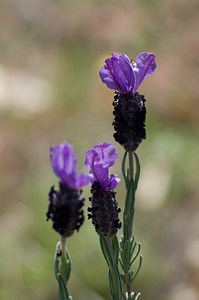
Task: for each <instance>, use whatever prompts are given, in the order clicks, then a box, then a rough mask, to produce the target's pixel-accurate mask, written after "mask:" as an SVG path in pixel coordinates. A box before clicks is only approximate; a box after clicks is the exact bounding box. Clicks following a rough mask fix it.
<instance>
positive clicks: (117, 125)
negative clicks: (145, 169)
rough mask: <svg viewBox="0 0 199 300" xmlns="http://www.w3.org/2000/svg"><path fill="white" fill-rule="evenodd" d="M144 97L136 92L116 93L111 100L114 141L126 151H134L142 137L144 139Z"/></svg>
mask: <svg viewBox="0 0 199 300" xmlns="http://www.w3.org/2000/svg"><path fill="white" fill-rule="evenodd" d="M145 101H146V100H145V98H144V96H143V95H140V94H139V93H138V92H136V93H135V94H127V95H123V94H120V93H116V95H115V97H114V101H113V106H114V111H113V114H114V116H115V118H114V121H113V126H114V129H115V131H116V132H115V133H114V135H113V136H114V138H115V141H116V142H118V143H120V144H121V145H122V146H123V147H124V148H125V150H126V151H135V150H136V149H137V147H138V146H139V144H140V143H141V142H142V140H143V139H146V131H145V120H146V107H145Z"/></svg>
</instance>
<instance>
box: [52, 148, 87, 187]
mask: <svg viewBox="0 0 199 300" xmlns="http://www.w3.org/2000/svg"><path fill="white" fill-rule="evenodd" d="M50 158H51V164H52V167H53V170H54V172H55V174H56V175H57V176H58V177H59V178H60V179H61V181H62V182H63V183H64V184H66V185H67V186H68V187H69V188H71V189H78V188H80V187H81V186H83V185H88V184H89V182H90V181H91V177H90V175H85V174H84V173H81V174H80V175H78V174H77V170H76V163H77V157H76V155H75V153H74V150H73V148H72V147H71V146H70V145H69V144H67V143H66V142H63V143H61V144H59V145H57V146H55V147H51V151H50Z"/></svg>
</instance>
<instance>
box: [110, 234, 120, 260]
mask: <svg viewBox="0 0 199 300" xmlns="http://www.w3.org/2000/svg"><path fill="white" fill-rule="evenodd" d="M112 246H113V254H114V260H115V264H116V265H118V261H119V250H120V248H119V243H118V238H117V236H116V235H115V236H113V237H112Z"/></svg>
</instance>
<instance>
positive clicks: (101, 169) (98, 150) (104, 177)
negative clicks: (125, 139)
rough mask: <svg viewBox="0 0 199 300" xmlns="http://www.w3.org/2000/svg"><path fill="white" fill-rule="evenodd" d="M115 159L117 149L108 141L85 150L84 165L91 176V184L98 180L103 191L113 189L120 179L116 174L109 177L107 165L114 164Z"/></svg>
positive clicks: (116, 157)
mask: <svg viewBox="0 0 199 300" xmlns="http://www.w3.org/2000/svg"><path fill="white" fill-rule="evenodd" d="M117 159H118V154H117V151H116V149H115V147H114V146H113V145H112V144H109V143H103V144H102V145H96V146H94V147H93V148H92V149H91V150H89V151H87V152H86V161H85V165H86V167H87V168H88V169H89V171H90V174H92V176H93V179H92V181H91V182H92V184H93V183H94V182H95V181H98V182H99V183H100V186H101V188H102V189H103V190H104V191H110V190H113V189H114V188H115V187H116V186H117V185H118V184H119V182H120V179H119V178H118V177H117V176H116V175H111V176H110V177H109V167H111V166H112V165H114V163H115V162H116V160H117Z"/></svg>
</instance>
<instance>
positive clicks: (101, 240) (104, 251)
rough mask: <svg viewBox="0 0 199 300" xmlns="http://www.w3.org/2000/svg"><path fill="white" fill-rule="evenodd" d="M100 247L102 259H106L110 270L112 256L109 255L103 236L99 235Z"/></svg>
mask: <svg viewBox="0 0 199 300" xmlns="http://www.w3.org/2000/svg"><path fill="white" fill-rule="evenodd" d="M100 246H101V249H102V253H103V255H104V258H105V259H106V262H107V264H108V266H109V267H110V268H112V267H113V259H112V255H111V252H110V248H109V245H108V242H107V240H106V238H105V237H104V235H103V234H100Z"/></svg>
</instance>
